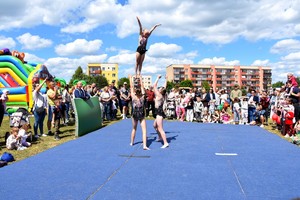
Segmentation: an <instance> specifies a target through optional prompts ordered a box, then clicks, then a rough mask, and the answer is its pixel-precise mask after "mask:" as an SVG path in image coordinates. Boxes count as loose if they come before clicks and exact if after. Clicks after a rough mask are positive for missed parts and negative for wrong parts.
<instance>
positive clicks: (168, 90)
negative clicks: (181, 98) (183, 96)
mask: <svg viewBox="0 0 300 200" xmlns="http://www.w3.org/2000/svg"><path fill="white" fill-rule="evenodd" d="M175 86H176V84H175V83H173V82H169V81H167V88H166V90H167V92H170V91H171V89H172V88H175Z"/></svg>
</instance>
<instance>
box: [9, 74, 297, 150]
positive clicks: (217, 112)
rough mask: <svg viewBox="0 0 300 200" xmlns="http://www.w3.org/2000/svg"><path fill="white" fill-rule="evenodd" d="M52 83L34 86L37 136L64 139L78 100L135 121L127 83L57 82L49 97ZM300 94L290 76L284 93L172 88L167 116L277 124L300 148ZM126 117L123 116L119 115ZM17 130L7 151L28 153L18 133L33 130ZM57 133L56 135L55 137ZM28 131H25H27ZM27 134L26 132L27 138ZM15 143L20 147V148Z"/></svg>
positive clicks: (148, 95) (107, 116)
mask: <svg viewBox="0 0 300 200" xmlns="http://www.w3.org/2000/svg"><path fill="white" fill-rule="evenodd" d="M45 82H46V80H45V81H44V82H42V83H41V84H36V85H34V91H33V98H34V105H33V110H32V112H33V114H34V126H33V137H34V138H36V139H38V138H39V137H43V136H44V137H46V136H50V135H54V139H55V140H59V139H60V137H59V133H60V131H59V128H60V126H62V125H64V126H67V125H68V124H69V122H70V119H71V117H72V115H73V116H74V113H73V107H72V103H71V99H72V98H82V99H84V100H87V99H89V98H91V97H98V98H99V104H100V107H101V110H102V111H103V112H102V119H103V121H111V120H117V119H126V118H129V117H131V112H132V109H131V106H132V102H131V99H132V98H131V92H130V88H129V87H128V83H127V82H124V83H123V85H120V86H119V88H116V86H115V82H114V81H113V82H112V83H111V84H109V85H108V86H105V87H104V88H101V89H100V88H97V87H96V84H95V83H93V84H91V85H85V86H83V84H82V82H80V81H79V82H78V83H77V85H76V86H73V87H72V88H69V87H68V86H65V87H59V86H58V85H56V83H55V82H53V81H51V82H50V83H48V89H47V92H46V94H43V93H42V92H41V91H40V90H41V88H42V86H43V84H45ZM145 91H146V92H145V98H144V99H145V109H146V112H145V114H146V117H154V118H155V113H154V98H155V95H154V92H153V87H149V88H147V89H146V90H145ZM299 98H300V89H299V86H298V84H297V81H296V79H295V77H294V76H293V74H291V73H289V74H288V77H287V80H286V84H285V85H283V86H282V87H280V88H271V89H269V90H255V89H253V88H249V90H248V91H246V90H244V91H242V90H241V88H239V86H238V85H235V86H234V87H233V88H232V89H231V91H230V90H229V88H228V89H227V88H220V89H219V88H216V89H215V91H214V90H213V89H212V88H210V89H209V90H208V91H206V89H205V88H192V89H190V90H185V89H180V88H172V89H171V90H170V91H169V92H168V93H167V94H166V98H165V99H166V102H165V104H164V112H165V114H166V118H168V119H170V120H179V121H187V122H200V123H222V124H241V125H259V126H260V127H264V126H266V125H269V123H272V124H273V125H275V126H276V128H277V129H278V130H279V131H281V134H282V135H283V136H284V137H286V138H291V139H292V140H293V141H294V142H295V143H298V141H300V138H298V137H297V134H298V136H299V134H300V122H299V118H300V111H299ZM118 113H120V115H118ZM46 116H47V129H48V132H47V133H44V131H43V129H44V128H43V127H44V119H45V117H46ZM17 128H18V130H16V128H15V127H14V128H13V129H12V130H11V135H10V136H9V137H10V139H9V140H7V148H14V149H19V150H23V149H25V148H27V147H29V146H30V143H29V144H26V143H22V142H21V138H22V136H18V134H16V132H22V134H23V138H24V137H25V136H26V135H27V134H26V132H27V129H28V124H27V125H24V124H22V125H20V126H19V127H17ZM52 129H54V134H53V133H52ZM24 130H25V131H24ZM24 132H25V133H24ZM13 143H18V145H14V144H13Z"/></svg>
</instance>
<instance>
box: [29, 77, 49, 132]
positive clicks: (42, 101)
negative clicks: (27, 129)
mask: <svg viewBox="0 0 300 200" xmlns="http://www.w3.org/2000/svg"><path fill="white" fill-rule="evenodd" d="M46 80H47V79H45V80H44V81H43V82H42V83H41V84H36V85H35V86H34V91H33V94H32V96H33V101H34V104H33V107H32V109H33V110H32V111H33V115H34V125H33V132H34V137H35V138H38V137H39V135H38V129H40V136H46V135H45V134H44V119H45V116H46V108H47V106H48V105H47V97H46V96H45V95H43V94H42V92H41V88H42V87H43V85H44V83H45V82H46Z"/></svg>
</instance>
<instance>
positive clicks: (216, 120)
mask: <svg viewBox="0 0 300 200" xmlns="http://www.w3.org/2000/svg"><path fill="white" fill-rule="evenodd" d="M210 118H211V119H210V122H211V123H219V121H220V115H219V111H218V110H215V112H214V114H212V115H210Z"/></svg>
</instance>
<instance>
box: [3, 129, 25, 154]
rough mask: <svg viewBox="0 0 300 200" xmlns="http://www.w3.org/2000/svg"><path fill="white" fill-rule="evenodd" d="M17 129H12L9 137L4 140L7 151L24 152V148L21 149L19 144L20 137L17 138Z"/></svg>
mask: <svg viewBox="0 0 300 200" xmlns="http://www.w3.org/2000/svg"><path fill="white" fill-rule="evenodd" d="M18 133H19V128H18V127H13V128H12V129H11V132H10V135H9V137H8V138H7V140H6V148H7V149H9V150H24V149H26V147H23V146H22V145H21V143H20V140H21V136H18Z"/></svg>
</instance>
